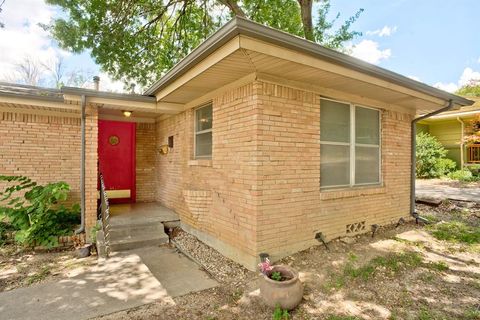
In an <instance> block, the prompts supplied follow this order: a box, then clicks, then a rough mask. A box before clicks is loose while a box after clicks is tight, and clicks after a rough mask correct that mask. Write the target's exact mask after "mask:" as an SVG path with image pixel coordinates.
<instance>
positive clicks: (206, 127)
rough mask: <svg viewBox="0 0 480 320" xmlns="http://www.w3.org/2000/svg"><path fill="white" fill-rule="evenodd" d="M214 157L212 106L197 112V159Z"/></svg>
mask: <svg viewBox="0 0 480 320" xmlns="http://www.w3.org/2000/svg"><path fill="white" fill-rule="evenodd" d="M211 157H212V104H207V105H205V106H203V107H200V108H197V109H196V110H195V158H196V159H198V158H211Z"/></svg>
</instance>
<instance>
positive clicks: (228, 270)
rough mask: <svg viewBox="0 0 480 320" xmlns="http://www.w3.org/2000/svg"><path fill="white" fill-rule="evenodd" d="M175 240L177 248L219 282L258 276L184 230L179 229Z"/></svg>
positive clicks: (238, 282) (234, 281)
mask: <svg viewBox="0 0 480 320" xmlns="http://www.w3.org/2000/svg"><path fill="white" fill-rule="evenodd" d="M173 242H174V243H175V246H176V247H177V248H179V249H180V250H181V251H183V252H184V253H186V254H188V255H190V256H191V257H192V258H194V259H195V260H196V262H197V263H199V264H200V265H201V266H202V267H203V268H204V269H205V270H206V271H207V272H208V273H210V274H211V275H212V276H213V277H214V278H215V279H216V280H218V281H219V282H222V283H229V284H240V283H244V282H245V280H247V279H251V278H253V277H255V276H256V274H255V273H254V272H251V271H249V270H248V269H246V268H244V267H243V266H241V265H240V264H238V263H236V262H234V261H232V260H230V259H228V258H226V257H224V256H223V255H222V254H220V253H219V252H218V251H216V250H215V249H213V248H211V247H209V246H207V245H206V244H204V243H203V242H201V241H200V240H198V239H197V238H196V237H194V236H192V235H191V234H188V233H187V232H185V231H183V230H179V232H178V233H177V235H176V236H175V238H174V239H173Z"/></svg>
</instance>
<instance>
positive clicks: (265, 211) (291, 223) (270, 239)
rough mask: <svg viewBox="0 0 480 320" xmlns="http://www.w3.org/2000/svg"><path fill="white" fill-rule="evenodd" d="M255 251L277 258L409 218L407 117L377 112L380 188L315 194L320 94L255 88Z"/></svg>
mask: <svg viewBox="0 0 480 320" xmlns="http://www.w3.org/2000/svg"><path fill="white" fill-rule="evenodd" d="M257 85H258V86H259V89H258V100H257V103H258V105H259V110H260V113H261V114H260V115H259V122H260V123H261V124H260V126H259V138H258V139H259V141H260V142H259V150H261V151H262V154H261V159H262V160H261V161H262V165H261V169H260V172H259V181H261V183H260V185H259V191H260V192H261V196H260V204H259V209H258V213H259V217H258V219H259V220H258V228H257V232H258V235H257V236H258V238H257V239H258V251H259V252H262V251H264V252H268V253H270V254H271V255H272V256H273V258H274V259H276V258H280V257H282V256H285V255H288V254H290V253H292V252H296V251H299V250H302V249H306V248H308V247H310V246H312V245H315V244H318V242H317V241H316V240H314V236H315V233H316V232H322V233H323V234H324V235H325V236H326V238H327V240H331V239H334V238H337V237H340V236H345V235H346V226H347V225H348V224H356V223H362V225H364V228H365V229H364V231H363V232H367V231H371V225H372V224H379V225H384V224H390V223H394V222H397V221H398V219H399V218H400V217H406V216H408V215H409V195H410V194H409V190H410V189H409V185H410V180H409V178H410V164H409V163H410V121H411V120H412V118H411V116H410V115H406V114H400V113H397V112H392V111H385V110H383V111H382V113H381V114H382V134H381V136H382V174H383V186H377V187H364V188H361V189H346V190H337V191H322V192H321V191H320V108H319V106H320V96H319V95H316V94H313V93H308V92H304V91H301V90H295V89H291V88H287V87H283V86H280V85H276V84H269V83H259V84H257Z"/></svg>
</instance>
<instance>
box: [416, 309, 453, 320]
mask: <svg viewBox="0 0 480 320" xmlns="http://www.w3.org/2000/svg"><path fill="white" fill-rule="evenodd" d="M447 319H448V320H450V318H447V317H445V316H443V315H440V314H438V313H436V312H432V310H428V309H422V310H421V311H420V313H419V314H418V320H447Z"/></svg>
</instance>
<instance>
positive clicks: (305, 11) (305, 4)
mask: <svg viewBox="0 0 480 320" xmlns="http://www.w3.org/2000/svg"><path fill="white" fill-rule="evenodd" d="M298 4H299V5H300V12H301V14H302V24H303V33H304V34H305V39H307V40H310V41H314V40H315V39H314V38H313V20H312V6H313V0H298Z"/></svg>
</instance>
